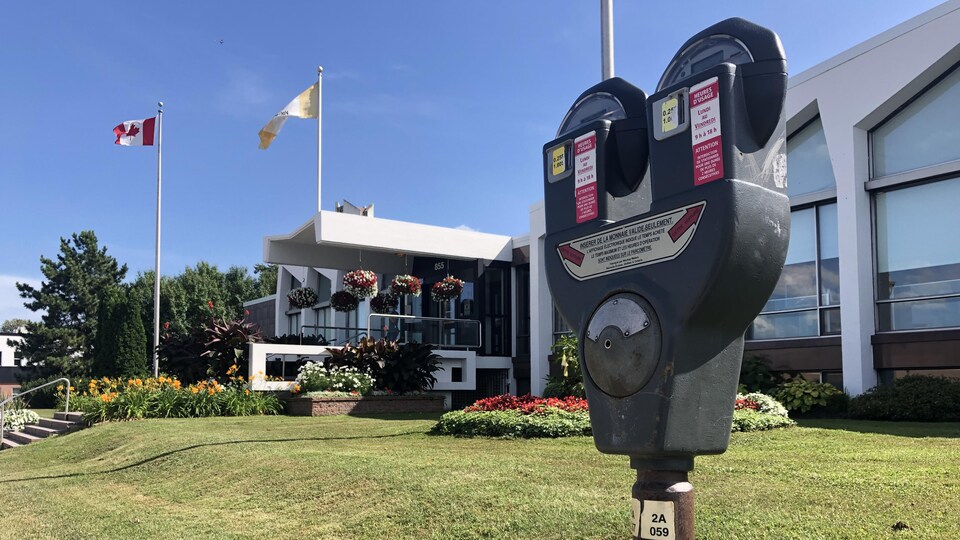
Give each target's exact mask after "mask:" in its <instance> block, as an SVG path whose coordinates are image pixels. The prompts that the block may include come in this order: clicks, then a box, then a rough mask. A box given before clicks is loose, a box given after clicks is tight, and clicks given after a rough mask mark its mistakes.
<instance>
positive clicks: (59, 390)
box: [57, 384, 63, 392]
mask: <svg viewBox="0 0 960 540" xmlns="http://www.w3.org/2000/svg"><path fill="white" fill-rule="evenodd" d="M57 392H63V385H62V384H61V385H58V386H57Z"/></svg>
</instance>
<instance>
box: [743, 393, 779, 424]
mask: <svg viewBox="0 0 960 540" xmlns="http://www.w3.org/2000/svg"><path fill="white" fill-rule="evenodd" d="M741 402H742V404H741ZM734 408H735V409H738V410H740V409H752V410H755V411H758V412H761V413H764V414H771V415H773V416H781V417H783V418H788V417H789V415H788V414H787V409H786V407H784V406H783V405H782V404H781V403H780V402H779V401H777V400H775V399H773V398H772V397H770V396H768V395H766V394H761V393H759V392H753V393H750V394H737V402H736V405H735V407H734Z"/></svg>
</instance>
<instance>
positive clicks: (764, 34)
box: [544, 18, 790, 538]
mask: <svg viewBox="0 0 960 540" xmlns="http://www.w3.org/2000/svg"><path fill="white" fill-rule="evenodd" d="M786 86H787V71H786V59H785V55H784V52H783V47H782V45H781V43H780V40H779V38H778V37H777V35H776V34H775V33H774V32H772V31H770V30H768V29H766V28H763V27H760V26H757V25H755V24H752V23H750V22H748V21H745V20H743V19H736V18H735V19H728V20H725V21H722V22H720V23H718V24H715V25H713V26H711V27H710V28H707V29H706V30H704V31H702V32H700V33H698V34H696V35H695V36H693V37H692V38H690V39H689V40H687V42H686V43H684V45H683V46H682V47H681V48H680V50H679V52H678V53H677V54H676V55H675V56H674V58H673V59H672V60H671V61H670V62H669V64H668V67H667V69H666V71H665V72H664V74H663V77H662V78H661V79H660V83H659V85H658V87H657V89H656V92H655V93H654V94H653V95H651V96H649V97H647V96H645V94H644V93H643V92H642V91H641V90H639V89H637V88H635V87H633V86H632V85H630V84H629V83H626V82H625V81H622V80H620V79H609V80H607V81H604V82H602V83H600V84H598V85H596V86H594V87H592V88H590V89H589V90H587V91H586V92H584V94H582V95H581V96H580V97H579V98H577V100H576V101H575V103H574V105H573V107H572V108H571V109H570V111H569V112H568V113H567V116H566V118H565V119H564V121H563V123H562V124H561V128H560V132H559V133H558V137H557V139H555V140H553V141H551V142H549V143H547V144H546V145H545V146H544V205H545V213H546V238H545V251H546V253H545V260H546V273H547V281H548V285H549V287H550V290H551V292H552V295H553V298H554V301H555V303H556V306H557V309H558V310H559V312H560V314H561V315H562V316H563V318H564V319H565V320H566V321H567V323H568V324H569V325H570V327H571V328H573V329H574V330H575V331H576V332H577V335H578V337H579V347H580V349H579V352H580V358H581V362H580V364H581V367H582V370H583V378H584V386H585V388H586V392H587V399H588V401H589V406H590V419H591V422H592V425H593V433H594V440H595V442H596V445H597V448H598V449H599V450H600V451H601V452H605V453H612V454H623V455H627V456H630V463H631V466H632V467H633V468H635V469H638V484H637V485H635V486H634V495H635V501H634V503H635V505H636V504H638V503H639V504H640V506H644V505H645V504H646V503H650V504H651V505H652V506H654V507H655V508H654V510H653V511H652V512H653V517H652V518H650V516H648V515H647V514H648V513H650V512H648V511H647V510H642V509H641V510H642V512H645V513H643V516H646V517H647V518H648V519H647V521H646V522H644V521H643V519H640V517H639V513H641V511H640V510H638V509H637V508H635V511H637V513H638V515H636V516H635V523H634V526H635V533H634V535H635V536H637V537H642V538H651V537H659V536H660V535H659V534H654V533H660V532H663V530H664V529H663V527H660V528H659V529H658V525H656V523H657V521H656V517H657V514H656V510H657V509H658V508H659V507H657V506H656V505H655V504H653V502H651V500H647V499H645V497H647V496H648V495H649V494H650V493H652V492H655V491H657V489H656V486H661V487H662V486H664V485H667V484H671V485H674V487H676V485H679V484H681V483H685V484H686V486H689V484H688V483H686V471H689V470H691V469H692V468H693V459H694V456H696V455H702V454H717V453H721V452H723V451H725V450H726V448H727V445H728V443H729V438H730V426H731V421H732V417H733V407H734V398H735V396H736V389H737V382H738V377H739V373H740V363H741V359H742V355H743V334H744V331H745V330H746V329H747V327H748V326H749V325H750V323H751V322H752V321H753V320H754V318H755V317H756V316H757V314H758V313H759V312H760V310H761V308H762V307H763V305H764V304H765V302H766V301H767V299H768V297H769V295H770V294H771V292H772V291H773V288H774V286H775V285H776V282H777V280H778V278H779V276H780V273H781V271H782V269H783V263H784V259H785V257H786V251H787V242H788V238H789V229H790V204H789V200H788V198H787V196H786V154H785V149H786V141H785V139H786V138H785V123H784V101H785V97H786ZM641 103H642V106H641ZM647 182H648V183H649V185H648V186H646V188H647V189H646V192H647V193H649V198H650V200H649V201H644V200H643V197H640V196H638V195H637V193H640V192H644V189H640V188H641V187H643V186H642V184H644V183H647ZM658 471H659V472H658ZM678 473H679V474H678ZM658 475H659V476H658ZM638 486H639V488H638ZM638 489H639V492H638ZM644 489H646V490H647V491H643V490H644ZM661 491H664V490H661ZM638 493H639V494H638ZM660 495H662V493H661V494H660ZM651 497H653V496H652V495H651ZM658 497H659V495H658V496H657V497H654V498H658ZM659 498H660V500H663V501H681V499H677V498H673V499H671V496H663V497H659ZM638 499H639V501H638ZM681 502H682V501H681ZM690 503H691V504H689V505H680V506H681V507H680V508H676V509H673V507H671V508H672V510H671V512H673V511H674V510H676V512H677V515H676V516H675V517H676V521H677V523H678V524H677V525H676V529H671V530H674V532H675V533H677V534H679V535H680V536H678V537H685V536H684V534H690V535H692V523H693V521H692V519H693V518H692V512H693V506H692V493H691V498H690ZM671 504H672V502H671ZM684 513H687V514H689V515H682V514H684ZM659 515H660V518H663V517H664V514H663V513H661V514H659ZM650 519H652V520H653V521H650ZM670 519H674V516H673V515H672V514H671V518H670ZM687 519H689V525H686V527H687V528H688V529H689V531H684V530H682V529H683V527H684V525H683V523H684V522H685V521H684V520H687ZM651 531H653V532H651ZM644 534H645V535H646V536H644ZM650 535H654V536H650Z"/></svg>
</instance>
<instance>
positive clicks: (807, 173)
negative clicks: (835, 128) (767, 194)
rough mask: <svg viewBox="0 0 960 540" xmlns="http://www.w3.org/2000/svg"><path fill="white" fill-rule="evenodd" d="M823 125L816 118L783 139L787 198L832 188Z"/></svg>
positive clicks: (831, 170)
mask: <svg viewBox="0 0 960 540" xmlns="http://www.w3.org/2000/svg"><path fill="white" fill-rule="evenodd" d="M836 185H837V181H836V180H835V179H834V176H833V165H832V164H831V163H830V153H829V152H828V151H827V139H826V137H825V136H824V134H823V123H822V122H821V121H820V118H819V117H818V118H817V119H816V120H814V121H813V122H810V124H809V125H807V126H806V127H804V128H803V129H801V130H800V131H798V132H796V133H795V134H794V135H793V136H791V137H790V138H789V139H788V140H787V195H789V196H790V197H795V196H797V195H804V194H807V193H816V192H817V191H823V190H825V189H830V188H833V187H836Z"/></svg>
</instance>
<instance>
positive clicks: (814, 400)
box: [773, 379, 843, 413]
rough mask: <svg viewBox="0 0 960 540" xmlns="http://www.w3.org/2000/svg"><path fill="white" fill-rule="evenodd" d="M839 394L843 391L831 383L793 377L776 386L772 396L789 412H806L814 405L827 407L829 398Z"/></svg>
mask: <svg viewBox="0 0 960 540" xmlns="http://www.w3.org/2000/svg"><path fill="white" fill-rule="evenodd" d="M841 395H843V391H841V390H840V389H838V388H837V387H836V386H833V385H832V384H829V383H818V382H812V381H808V380H806V379H794V380H792V381H789V382H785V383H783V384H781V385H780V386H778V387H777V390H776V392H774V394H773V397H774V398H776V399H777V401H779V402H781V403H783V406H784V407H786V408H787V410H789V411H791V412H793V411H796V412H800V413H806V412H809V411H810V410H811V409H813V408H815V407H819V408H824V407H827V406H828V405H829V404H830V401H831V399H834V398H836V397H838V396H841Z"/></svg>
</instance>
